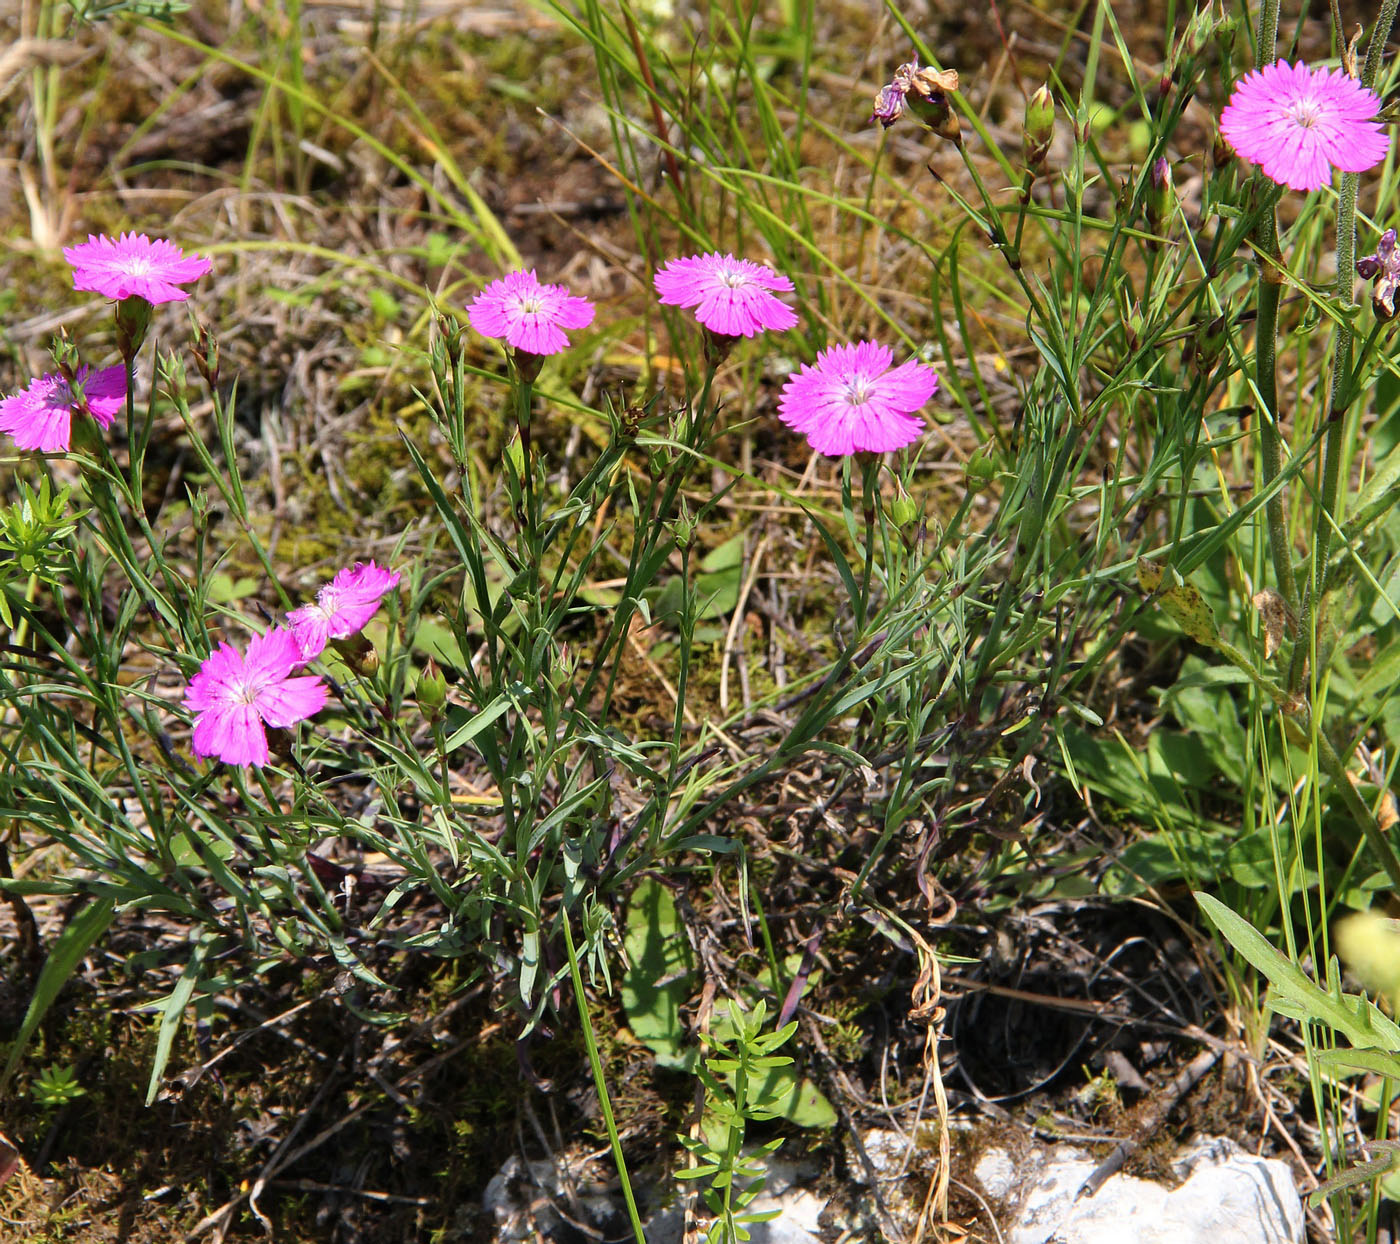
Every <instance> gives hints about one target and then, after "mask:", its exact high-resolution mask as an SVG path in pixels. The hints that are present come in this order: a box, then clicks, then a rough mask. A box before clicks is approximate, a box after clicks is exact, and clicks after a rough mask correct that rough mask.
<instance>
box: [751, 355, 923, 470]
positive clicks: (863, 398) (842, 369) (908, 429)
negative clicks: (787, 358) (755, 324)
mask: <svg viewBox="0 0 1400 1244" xmlns="http://www.w3.org/2000/svg"><path fill="white" fill-rule="evenodd" d="M893 361H894V355H893V354H892V353H891V351H890V349H889V347H888V346H882V345H878V344H876V343H875V342H873V341H859V342H856V343H855V344H854V345H842V346H832V347H831V348H830V349H828V350H823V351H822V352H821V353H820V354H818V355H817V361H816V363H814V364H804V365H803V366H802V367H801V368H799V369H798V370H797V371H795V372H793V373H792V375H791V376H789V377H788V381H787V384H785V385H784V386H783V393H782V397H781V398H780V399H779V402H778V417H779V418H780V419H781V420H782V421H783V422H784V423H785V424H787V426H788V427H790V428H792V429H793V430H794V431H797V432H801V433H802V434H803V435H804V436H805V437H806V438H807V439H808V440H809V441H810V442H811V445H812V448H813V449H815V450H816V451H817V452H818V453H821V454H829V455H831V456H833V457H835V456H840V455H843V454H850V453H859V452H870V453H887V452H888V451H890V450H892V449H901V448H903V447H904V446H905V445H909V444H912V443H913V442H914V441H916V440H918V438H919V436H920V435H921V434H922V432H923V430H924V427H925V424H924V421H923V420H922V419H920V418H917V417H916V416H915V415H914V412H915V411H916V410H918V409H919V408H920V407H921V406H923V405H924V404H925V403H926V402H927V401H928V400H929V399H930V398H931V397H932V396H933V394H934V392H935V390H936V389H937V388H938V375H937V373H935V372H934V370H933V368H932V367H930V366H929V365H928V364H927V363H920V362H918V361H917V360H913V359H911V360H910V361H909V362H907V363H902V364H900V365H899V366H898V367H892V366H891V364H892V363H893Z"/></svg>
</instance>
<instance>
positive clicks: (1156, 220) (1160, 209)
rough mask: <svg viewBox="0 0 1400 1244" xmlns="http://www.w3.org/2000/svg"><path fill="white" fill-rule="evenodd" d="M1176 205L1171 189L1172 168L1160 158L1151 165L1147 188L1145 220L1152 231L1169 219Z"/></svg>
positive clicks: (1164, 157)
mask: <svg viewBox="0 0 1400 1244" xmlns="http://www.w3.org/2000/svg"><path fill="white" fill-rule="evenodd" d="M1175 204H1176V192H1175V191H1174V190H1173V189H1172V166H1171V165H1170V164H1168V163H1167V157H1166V156H1162V157H1161V158H1160V159H1158V160H1157V161H1156V163H1154V164H1153V165H1152V172H1151V174H1150V175H1149V177H1148V186H1147V219H1148V222H1149V223H1150V224H1151V226H1152V227H1153V228H1154V229H1160V228H1161V227H1162V225H1163V224H1164V223H1166V222H1167V221H1168V220H1170V218H1171V212H1172V208H1173V207H1174V206H1175Z"/></svg>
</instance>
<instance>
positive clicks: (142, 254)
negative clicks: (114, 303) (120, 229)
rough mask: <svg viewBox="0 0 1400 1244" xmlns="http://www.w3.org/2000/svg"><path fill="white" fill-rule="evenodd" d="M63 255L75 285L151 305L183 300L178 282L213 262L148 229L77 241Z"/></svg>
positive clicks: (195, 276) (198, 274) (196, 275)
mask: <svg viewBox="0 0 1400 1244" xmlns="http://www.w3.org/2000/svg"><path fill="white" fill-rule="evenodd" d="M63 257H64V258H65V259H66V260H67V261H68V262H69V263H70V264H72V265H73V288H74V289H82V290H89V291H91V292H92V293H95V294H101V295H103V296H104V297H106V298H116V299H119V300H124V299H127V298H144V299H145V300H146V301H147V302H149V303H151V304H152V305H159V304H160V303H162V302H184V301H185V299H186V298H188V297H189V295H188V294H187V293H186V292H185V291H184V290H183V289H181V288H180V286H181V285H185V284H188V283H189V282H190V281H197V280H198V279H199V278H200V277H202V276H203V275H204V274H205V273H206V272H208V271H209V269H210V267H211V266H212V265H211V264H210V262H209V260H207V259H205V258H204V257H203V256H202V255H186V254H185V252H184V251H182V250H181V249H180V248H179V247H178V246H176V245H175V243H173V242H167V241H164V240H163V239H161V238H157V239H156V240H155V241H152V240H151V239H150V238H148V237H147V236H146V235H145V234H144V233H123V234H122V235H121V236H120V237H118V238H116V239H115V240H113V239H112V238H109V237H106V236H103V237H94V236H93V235H92V234H88V240H87V241H86V242H83V243H82V244H81V245H79V246H65V247H64V248H63Z"/></svg>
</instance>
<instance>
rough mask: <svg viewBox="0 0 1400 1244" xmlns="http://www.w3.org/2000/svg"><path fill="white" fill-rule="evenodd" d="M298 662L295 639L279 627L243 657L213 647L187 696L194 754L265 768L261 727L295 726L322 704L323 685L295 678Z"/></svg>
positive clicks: (311, 679)
mask: <svg viewBox="0 0 1400 1244" xmlns="http://www.w3.org/2000/svg"><path fill="white" fill-rule="evenodd" d="M300 663H301V654H300V651H299V650H298V648H297V643H296V640H295V639H293V638H292V634H291V632H290V631H288V630H285V629H282V628H280V627H279V628H278V629H276V630H272V631H268V633H267V634H266V635H259V636H258V637H257V638H255V639H254V640H253V641H252V642H251V643H250V644H249V645H248V654H247V655H246V656H244V655H243V654H242V653H240V652H239V651H238V649H237V648H235V647H234V646H233V645H232V644H229V643H221V644H220V645H219V646H218V647H217V648H215V649H214V651H213V652H211V653H210V654H209V657H208V659H207V660H206V661H205V662H204V664H203V665H201V666H200V667H199V673H197V674H196V675H195V676H194V677H193V678H191V679H190V685H189V687H188V688H187V689H186V691H185V701H184V703H185V707H186V708H188V709H191V710H193V711H194V712H195V713H196V714H197V715H196V717H195V719H194V734H193V736H192V737H191V739H190V746H191V747H192V748H193V749H194V754H195V755H196V756H217V757H218V758H219V759H220V760H222V761H224V762H225V763H226V764H231V765H265V764H267V760H268V751H267V731H266V729H264V726H273V727H278V728H284V727H286V726H291V725H295V724H296V723H297V722H299V721H304V720H305V719H306V718H308V717H310V716H311V715H312V714H313V713H315V712H318V711H319V710H320V708H321V707H322V705H324V704H325V702H326V685H325V684H324V683H323V682H322V681H321V680H320V679H319V678H317V677H316V676H315V675H314V674H300V675H295V676H293V674H292V671H293V670H294V669H295V668H296V667H297V666H298V665H299V664H300Z"/></svg>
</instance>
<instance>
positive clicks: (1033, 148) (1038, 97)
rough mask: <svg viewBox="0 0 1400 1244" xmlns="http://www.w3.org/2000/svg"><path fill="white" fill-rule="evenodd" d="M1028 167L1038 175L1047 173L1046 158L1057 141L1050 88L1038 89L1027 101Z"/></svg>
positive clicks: (1053, 102)
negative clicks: (1051, 145) (1053, 143)
mask: <svg viewBox="0 0 1400 1244" xmlns="http://www.w3.org/2000/svg"><path fill="white" fill-rule="evenodd" d="M1022 137H1023V141H1024V143H1025V149H1026V166H1027V167H1028V168H1029V169H1030V170H1031V172H1033V173H1036V174H1037V175H1038V174H1040V173H1043V172H1044V171H1045V157H1046V156H1047V155H1049V154H1050V144H1051V143H1052V142H1054V140H1055V100H1054V97H1053V96H1052V95H1051V94H1050V88H1049V87H1048V86H1041V87H1039V88H1037V90H1036V91H1035V93H1034V94H1033V95H1032V96H1031V97H1030V98H1029V99H1028V100H1026V121H1025V129H1024V133H1023V136H1022Z"/></svg>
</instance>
